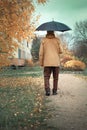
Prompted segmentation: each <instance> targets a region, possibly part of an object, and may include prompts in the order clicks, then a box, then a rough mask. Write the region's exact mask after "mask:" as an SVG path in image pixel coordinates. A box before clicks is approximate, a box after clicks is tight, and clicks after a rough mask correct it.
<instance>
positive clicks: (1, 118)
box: [0, 86, 45, 130]
mask: <svg viewBox="0 0 87 130" xmlns="http://www.w3.org/2000/svg"><path fill="white" fill-rule="evenodd" d="M37 96H38V92H37V89H36V90H35V88H34V90H32V88H31V86H29V87H16V88H14V87H13V88H12V87H3V88H2V87H0V130H12V129H13V130H21V129H26V130H31V129H35V130H37V129H38V130H39V129H40V128H41V126H43V120H44V118H45V111H44V107H43V105H44V103H43V104H42V107H41V108H40V109H42V111H41V112H38V111H35V112H34V110H35V109H36V110H39V107H40V106H39V104H38V105H37V106H36V103H37V102H38V100H36V99H37Z"/></svg>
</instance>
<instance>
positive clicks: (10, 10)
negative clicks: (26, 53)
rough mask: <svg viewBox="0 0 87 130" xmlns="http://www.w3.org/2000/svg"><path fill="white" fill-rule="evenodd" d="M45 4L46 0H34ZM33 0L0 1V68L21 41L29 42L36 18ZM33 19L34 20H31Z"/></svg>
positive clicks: (5, 63)
mask: <svg viewBox="0 0 87 130" xmlns="http://www.w3.org/2000/svg"><path fill="white" fill-rule="evenodd" d="M36 2H38V3H39V4H40V3H45V2H46V0H36ZM34 11H35V5H34V0H0V66H5V65H8V64H9V62H8V58H9V57H11V56H12V55H13V51H14V50H15V49H16V47H18V45H19V44H18V42H21V41H22V40H23V39H26V40H30V38H31V37H33V32H34V31H35V22H36V20H37V17H36V18H35V17H33V13H34ZM33 18H34V20H33Z"/></svg>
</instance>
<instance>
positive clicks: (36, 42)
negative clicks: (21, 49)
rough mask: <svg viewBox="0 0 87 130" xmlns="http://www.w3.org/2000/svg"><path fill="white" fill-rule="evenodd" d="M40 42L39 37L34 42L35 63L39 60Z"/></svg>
mask: <svg viewBox="0 0 87 130" xmlns="http://www.w3.org/2000/svg"><path fill="white" fill-rule="evenodd" d="M40 41H41V39H40V38H39V37H35V39H34V40H33V42H32V47H31V54H32V59H33V61H34V62H36V61H38V60H39V48H40Z"/></svg>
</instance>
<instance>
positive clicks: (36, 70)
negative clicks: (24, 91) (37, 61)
mask: <svg viewBox="0 0 87 130" xmlns="http://www.w3.org/2000/svg"><path fill="white" fill-rule="evenodd" d="M42 72H43V70H42V68H41V67H39V66H35V67H21V68H18V69H11V68H4V69H3V70H2V71H0V76H1V77H2V76H6V77H14V76H15V77H18V76H32V77H38V76H41V75H42Z"/></svg>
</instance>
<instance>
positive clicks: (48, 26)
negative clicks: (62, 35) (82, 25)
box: [36, 21, 71, 32]
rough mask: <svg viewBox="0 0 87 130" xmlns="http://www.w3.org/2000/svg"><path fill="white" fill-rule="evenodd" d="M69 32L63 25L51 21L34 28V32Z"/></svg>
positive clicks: (68, 28)
mask: <svg viewBox="0 0 87 130" xmlns="http://www.w3.org/2000/svg"><path fill="white" fill-rule="evenodd" d="M68 30H71V28H70V27H68V26H67V25H65V24H64V23H60V22H56V21H51V22H46V23H43V24H41V25H40V26H39V27H38V28H36V31H60V32H64V31H68Z"/></svg>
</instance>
